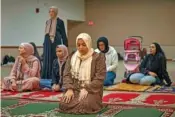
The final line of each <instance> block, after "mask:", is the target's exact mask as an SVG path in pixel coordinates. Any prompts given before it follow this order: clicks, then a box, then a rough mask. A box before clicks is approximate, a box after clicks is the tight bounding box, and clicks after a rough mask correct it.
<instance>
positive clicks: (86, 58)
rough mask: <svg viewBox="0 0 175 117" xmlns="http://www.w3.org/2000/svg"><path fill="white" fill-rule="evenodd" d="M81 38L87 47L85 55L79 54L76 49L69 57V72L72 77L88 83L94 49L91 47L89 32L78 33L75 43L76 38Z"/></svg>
mask: <svg viewBox="0 0 175 117" xmlns="http://www.w3.org/2000/svg"><path fill="white" fill-rule="evenodd" d="M79 39H82V40H83V41H84V42H85V44H86V46H87V48H88V52H87V54H86V55H81V53H80V52H79V51H78V50H77V51H76V52H75V53H74V54H73V56H72V58H71V73H72V77H73V78H75V79H78V80H79V81H81V82H82V83H83V84H85V83H90V81H91V63H92V54H93V53H94V49H93V48H92V40H91V37H90V36H89V34H87V33H80V34H79V35H78V36H77V39H76V45H77V43H78V40H79Z"/></svg>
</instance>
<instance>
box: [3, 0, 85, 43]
mask: <svg viewBox="0 0 175 117" xmlns="http://www.w3.org/2000/svg"><path fill="white" fill-rule="evenodd" d="M1 4H2V12H1V13H2V17H1V18H2V25H1V26H2V27H1V30H2V37H1V39H2V42H1V44H2V46H17V45H19V44H20V43H21V42H31V41H33V42H35V43H36V45H38V46H40V45H42V44H43V40H44V29H45V22H46V20H47V19H48V18H49V15H48V9H49V7H50V6H53V5H54V6H57V7H58V8H59V17H60V18H61V19H63V20H64V23H65V28H66V31H67V20H68V19H70V20H77V21H84V20H85V16H84V0H2V3H1ZM35 8H39V9H40V12H39V13H35Z"/></svg>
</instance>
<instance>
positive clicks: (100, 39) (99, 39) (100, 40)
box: [97, 37, 109, 53]
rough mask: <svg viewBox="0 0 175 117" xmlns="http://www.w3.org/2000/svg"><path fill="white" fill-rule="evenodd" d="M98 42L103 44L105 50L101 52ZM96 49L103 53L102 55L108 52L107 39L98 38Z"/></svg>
mask: <svg viewBox="0 0 175 117" xmlns="http://www.w3.org/2000/svg"><path fill="white" fill-rule="evenodd" d="M100 42H103V43H104V44H105V50H104V51H101V50H100V48H99V43H100ZM97 48H98V49H99V50H100V51H101V52H103V53H106V52H108V50H109V43H108V39H107V38H106V37H100V38H98V40H97Z"/></svg>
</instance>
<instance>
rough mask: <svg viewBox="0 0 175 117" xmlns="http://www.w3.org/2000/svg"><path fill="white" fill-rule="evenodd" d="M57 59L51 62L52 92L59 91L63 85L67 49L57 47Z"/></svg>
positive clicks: (61, 46)
mask: <svg viewBox="0 0 175 117" xmlns="http://www.w3.org/2000/svg"><path fill="white" fill-rule="evenodd" d="M56 55H57V57H58V58H57V59H55V60H54V61H53V68H52V90H53V91H59V90H60V89H61V86H62V84H63V78H62V77H63V71H64V67H65V63H66V60H67V57H68V49H67V47H66V46H65V45H58V46H57V48H56Z"/></svg>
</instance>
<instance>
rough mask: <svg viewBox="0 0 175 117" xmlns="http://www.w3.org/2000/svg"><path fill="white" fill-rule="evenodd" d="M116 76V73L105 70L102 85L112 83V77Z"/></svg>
mask: <svg viewBox="0 0 175 117" xmlns="http://www.w3.org/2000/svg"><path fill="white" fill-rule="evenodd" d="M115 77H116V73H114V72H111V71H110V72H107V73H106V78H105V80H104V86H110V85H113V84H114V79H115Z"/></svg>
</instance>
